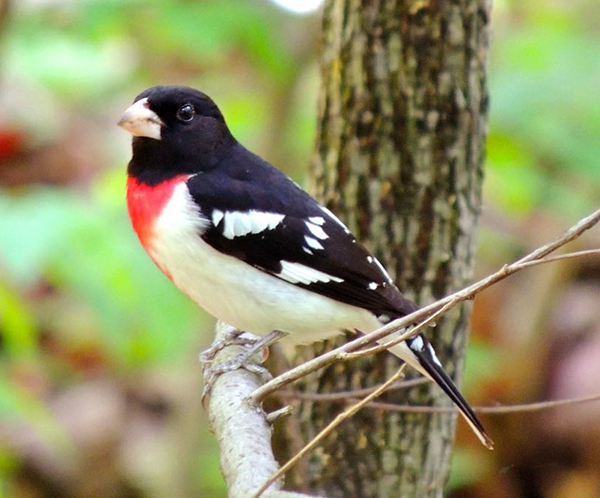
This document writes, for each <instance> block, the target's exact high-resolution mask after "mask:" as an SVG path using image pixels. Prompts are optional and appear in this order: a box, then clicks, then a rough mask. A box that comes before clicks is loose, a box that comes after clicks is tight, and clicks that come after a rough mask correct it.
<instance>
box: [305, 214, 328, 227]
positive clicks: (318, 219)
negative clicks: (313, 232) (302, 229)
mask: <svg viewBox="0 0 600 498" xmlns="http://www.w3.org/2000/svg"><path fill="white" fill-rule="evenodd" d="M308 221H310V222H311V223H314V224H315V225H319V226H321V225H323V223H325V218H323V217H322V216H311V217H310V218H308Z"/></svg>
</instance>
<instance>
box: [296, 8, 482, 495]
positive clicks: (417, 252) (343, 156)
mask: <svg viewBox="0 0 600 498" xmlns="http://www.w3.org/2000/svg"><path fill="white" fill-rule="evenodd" d="M490 7H491V5H490V0H453V1H452V0H444V1H442V0H410V1H408V0H404V1H401V0H368V1H367V0H363V1H362V2H361V1H360V0H328V1H326V5H325V7H324V13H323V46H322V89H321V96H320V105H319V131H318V138H317V149H316V150H317V152H316V157H315V160H314V163H313V167H312V190H313V193H314V194H316V195H317V197H318V198H319V199H320V200H321V201H322V202H324V203H325V204H326V205H327V206H328V207H329V208H330V209H332V210H333V211H334V212H336V213H337V214H338V215H340V217H341V218H342V219H343V220H344V221H345V222H346V223H348V225H349V226H350V228H351V230H352V231H353V232H354V233H355V234H356V235H357V236H358V237H359V239H360V240H362V241H363V242H365V243H366V245H367V247H368V248H369V249H370V250H372V251H373V252H374V253H375V254H376V255H377V257H378V258H379V259H380V261H382V263H383V264H384V265H385V266H386V267H387V268H388V270H390V273H391V274H392V276H393V277H395V279H396V282H397V284H398V286H399V287H400V289H401V290H402V291H403V292H404V293H405V295H406V296H407V297H409V298H411V299H413V300H415V301H416V302H418V303H429V302H431V301H433V300H435V299H437V298H440V297H443V296H445V295H447V294H449V293H451V292H453V291H455V290H457V289H459V288H460V287H462V286H463V285H464V284H465V283H466V282H468V281H469V280H470V278H471V274H472V267H473V249H474V240H475V233H476V228H477V221H478V214H479V210H480V204H481V183H482V176H483V175H482V164H483V158H484V141H485V135H486V112H487V107H488V94H487V88H486V62H487V53H488V31H489V16H490ZM468 311H469V310H468V309H467V308H462V309H459V310H458V311H456V313H451V314H449V315H447V316H446V317H445V318H444V319H442V320H440V322H438V324H437V327H436V328H435V329H430V330H428V331H426V333H427V335H428V337H429V338H430V340H431V341H432V343H433V345H434V347H435V348H436V350H437V351H438V353H439V357H440V359H441V360H442V362H443V364H444V365H445V368H446V369H447V371H448V372H449V373H450V374H451V375H453V376H454V377H457V376H458V375H459V373H460V371H461V368H462V357H463V352H464V347H465V338H466V328H467V321H468ZM315 349H318V350H319V351H318V352H321V351H322V349H323V346H322V345H321V346H316V347H315ZM396 367H397V360H396V359H395V358H393V357H392V355H390V354H387V353H386V354H384V355H382V356H378V357H376V358H373V359H368V360H360V361H355V362H351V363H348V364H338V365H334V366H332V367H331V368H329V369H327V370H326V371H324V372H322V373H321V375H320V376H319V377H318V378H314V379H313V380H311V381H310V382H309V383H308V384H307V385H305V389H306V390H309V391H321V392H327V391H339V390H345V389H351V388H358V387H366V386H370V385H374V384H377V383H380V382H382V381H383V380H384V377H386V376H389V375H390V374H391V372H392V371H393V369H395V368H396ZM385 400H386V401H391V402H394V403H413V404H417V403H418V404H435V405H449V404H450V402H449V400H448V399H447V398H446V397H445V395H444V394H443V393H442V392H441V390H439V389H437V388H435V387H432V385H431V384H428V385H426V386H424V387H420V388H415V389H412V390H408V391H404V392H396V393H390V394H386V397H385ZM341 408H342V407H341V406H340V405H335V404H325V403H308V402H307V403H303V404H302V405H301V406H300V410H299V413H300V433H301V435H302V437H303V438H304V439H308V438H310V437H312V436H314V435H315V434H316V433H317V432H318V431H319V430H320V429H322V428H323V427H324V426H325V425H326V424H327V423H328V422H329V421H330V420H331V419H332V418H333V417H334V415H335V414H337V413H339V411H340V410H341ZM455 424H456V417H455V416H451V415H435V416H431V415H420V414H398V413H385V412H381V411H375V410H372V409H365V410H363V411H362V412H361V413H359V414H358V416H356V417H355V418H354V419H353V420H351V421H349V422H346V423H345V424H343V425H342V426H341V427H340V428H339V429H338V430H337V431H336V432H335V433H334V434H332V435H331V436H330V437H329V438H328V439H327V440H326V441H325V442H324V444H323V445H322V446H321V448H320V449H319V451H318V452H316V453H315V454H314V456H313V457H312V459H311V460H310V461H309V462H308V463H307V464H306V465H304V467H303V468H301V469H300V472H301V475H298V474H297V475H296V476H295V478H296V482H299V481H300V480H301V481H302V482H303V483H304V484H305V485H307V486H309V487H310V488H312V489H316V490H321V491H323V492H325V493H326V494H327V496H331V497H361V498H369V497H412V496H414V497H419V498H421V497H426V496H440V495H441V494H442V491H443V488H444V484H445V482H446V480H447V476H448V471H449V461H450V455H451V449H452V442H453V438H454V431H455Z"/></svg>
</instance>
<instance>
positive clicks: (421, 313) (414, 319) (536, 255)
mask: <svg viewBox="0 0 600 498" xmlns="http://www.w3.org/2000/svg"><path fill="white" fill-rule="evenodd" d="M598 221H600V209H599V210H597V211H595V212H594V213H592V214H591V215H590V216H587V217H586V218H584V219H582V220H580V221H579V222H577V223H576V224H575V225H573V226H572V227H571V228H570V229H569V230H567V231H566V232H565V233H563V234H562V235H561V236H560V237H558V238H556V239H555V240H553V241H552V242H550V243H548V244H546V245H544V246H542V247H540V248H538V249H536V250H535V251H533V252H531V253H529V254H528V255H527V256H525V257H523V258H521V259H520V260H518V261H516V262H514V263H512V264H510V265H504V266H503V267H502V268H501V269H500V270H498V271H496V272H495V273H493V274H491V275H489V276H488V277H486V278H483V279H482V280H479V281H478V282H476V283H474V284H471V285H469V286H467V287H465V288H464V289H462V290H460V291H458V292H455V293H454V294H451V295H449V296H447V297H445V298H443V299H440V300H439V301H436V302H435V303H432V304H430V305H428V306H425V307H423V308H421V309H419V310H417V311H415V312H414V313H411V314H410V315H407V316H405V317H402V318H400V319H398V320H394V321H393V322H391V323H389V324H387V325H385V326H384V327H381V328H379V329H377V330H375V331H373V332H371V333H369V334H366V335H363V336H361V337H359V338H357V339H354V340H353V341H351V342H347V343H346V344H343V345H342V346H340V347H338V348H336V349H334V350H332V351H329V352H327V353H325V354H322V355H321V356H318V357H317V358H314V359H312V360H310V361H308V362H306V363H303V364H302V365H299V366H297V367H295V368H293V369H292V370H289V371H288V372H285V373H283V374H282V375H279V376H278V377H276V378H275V379H273V380H271V381H270V382H267V383H266V384H265V385H263V386H261V387H260V388H259V389H257V390H256V391H255V392H253V393H252V396H251V400H252V401H253V402H254V403H255V404H258V403H260V401H262V400H263V399H264V398H265V397H267V396H268V395H270V394H272V393H273V392H275V391H277V390H279V389H281V388H282V387H284V386H286V385H288V384H291V383H292V382H296V381H297V380H298V379H300V378H302V377H305V376H306V375H308V374H310V373H312V372H314V371H316V370H319V369H321V368H324V367H326V366H327V365H330V364H331V363H333V362H335V361H338V360H339V359H341V358H343V356H344V355H347V354H348V353H351V352H354V351H357V350H359V349H362V348H364V347H365V346H369V345H370V344H372V343H373V342H376V341H379V340H381V339H383V338H384V337H387V336H388V335H390V334H393V333H395V332H399V331H401V330H402V329H405V328H407V327H408V326H410V325H413V324H415V323H417V324H418V323H420V322H421V321H422V320H424V319H426V318H427V317H429V316H430V315H431V314H432V313H435V312H437V311H438V310H439V309H441V308H444V307H446V305H449V306H448V309H450V308H451V307H454V306H456V305H457V304H459V303H461V302H463V301H466V300H468V299H472V298H473V297H474V296H475V295H476V294H478V293H479V292H481V291H482V290H484V289H487V288H488V287H490V286H491V285H493V284H495V283H497V282H499V281H500V280H503V279H505V278H506V277H508V276H509V275H512V274H513V273H516V272H517V271H519V270H522V269H523V268H527V267H528V266H531V265H532V263H531V262H534V261H535V262H536V263H535V264H539V263H537V261H538V260H543V258H544V257H545V256H547V255H548V254H550V253H551V252H553V251H555V250H556V249H558V248H559V247H562V246H563V245H565V244H567V243H568V242H571V241H572V240H574V239H576V238H577V237H579V236H580V235H581V234H582V233H583V232H585V231H586V230H589V229H590V228H592V227H593V226H594V225H596V224H597V223H598ZM573 254H575V253H573ZM586 254H589V253H587V252H586ZM555 259H557V258H555ZM555 259H553V260H555ZM558 259H564V258H558ZM547 260H552V259H551V258H547ZM414 333H415V332H414V330H411V331H409V332H407V333H405V334H402V335H401V336H399V337H398V340H406V339H407V338H409V337H411V336H412V335H413V334H414ZM417 333H418V332H417Z"/></svg>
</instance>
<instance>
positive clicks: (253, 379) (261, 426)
mask: <svg viewBox="0 0 600 498" xmlns="http://www.w3.org/2000/svg"><path fill="white" fill-rule="evenodd" d="M231 330H233V327H231V326H229V325H226V324H224V323H222V322H219V323H218V324H217V328H216V340H219V339H222V338H223V337H224V336H225V335H226V334H227V332H229V331H231ZM245 348H246V346H239V345H230V346H226V347H225V348H223V349H222V350H221V351H219V352H218V353H217V354H216V355H215V359H214V361H213V364H212V365H213V366H216V365H219V364H221V363H223V362H225V361H227V360H231V359H234V358H236V357H237V356H238V355H240V354H241V353H243V352H244V351H245ZM204 380H205V382H206V374H205V379H204ZM260 384H261V382H260V379H259V378H258V376H257V375H255V374H253V373H250V372H248V371H247V370H244V369H239V370H234V371H231V372H226V373H224V374H222V375H220V376H218V377H217V378H216V380H215V381H214V384H213V386H212V389H211V391H210V398H209V400H208V402H207V403H206V406H207V412H208V417H209V422H210V426H211V429H212V431H213V432H214V433H215V435H216V436H217V441H218V443H219V449H220V457H221V471H222V472H223V476H224V477H225V481H226V482H227V488H228V495H229V497H230V498H248V496H251V495H252V493H254V492H255V491H256V490H257V489H259V487H261V486H262V485H263V483H264V482H265V481H266V480H267V479H268V478H269V477H270V476H271V475H272V474H273V473H274V472H276V471H277V469H278V468H279V464H278V463H277V461H276V460H275V457H274V456H273V451H272V449H271V426H270V425H269V423H268V422H267V415H266V414H265V412H264V411H263V410H262V408H257V407H256V406H255V405H250V404H249V403H248V402H247V401H246V399H247V398H248V396H249V395H250V394H251V393H252V392H253V391H254V390H255V389H256V388H257V387H259V386H260ZM282 486H283V480H282V479H279V480H277V481H276V482H272V485H270V486H269V489H268V491H267V492H266V493H265V494H264V496H265V497H268V498H308V495H304V494H299V493H294V492H288V491H282V490H281V487H282Z"/></svg>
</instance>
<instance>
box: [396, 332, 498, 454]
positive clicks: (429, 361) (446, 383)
mask: <svg viewBox="0 0 600 498" xmlns="http://www.w3.org/2000/svg"><path fill="white" fill-rule="evenodd" d="M406 344H407V345H408V347H409V349H410V350H411V352H412V353H414V355H415V356H416V357H417V360H418V361H419V364H420V365H421V367H422V369H423V370H424V373H426V374H427V376H428V377H429V378H431V380H433V381H434V382H435V383H436V384H437V385H438V386H440V387H441V388H442V390H443V391H444V392H445V393H446V394H447V395H448V397H449V398H450V399H451V400H452V401H453V402H454V404H455V405H456V407H457V408H458V409H459V410H460V413H461V415H462V416H463V417H464V418H465V420H466V421H467V423H468V424H469V426H470V427H471V429H473V432H475V434H476V435H477V437H478V438H479V439H480V441H481V442H482V443H483V445H484V446H485V447H486V448H488V449H490V450H493V449H494V442H493V441H492V440H491V439H490V437H489V436H488V435H487V434H486V432H485V429H484V428H483V424H482V423H481V422H480V421H479V419H478V418H477V415H475V413H474V412H473V409H472V408H471V407H470V406H469V403H467V400H466V399H465V398H464V397H463V395H462V394H461V393H460V391H459V390H458V388H457V387H456V386H455V385H454V382H452V379H450V377H449V376H448V374H447V373H446V372H445V371H444V369H443V368H442V365H441V364H440V361H439V360H438V358H437V356H436V354H435V351H434V350H433V346H431V344H429V341H428V340H427V339H426V338H425V337H424V336H422V335H418V336H416V337H412V338H411V339H408V340H407V341H406Z"/></svg>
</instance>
